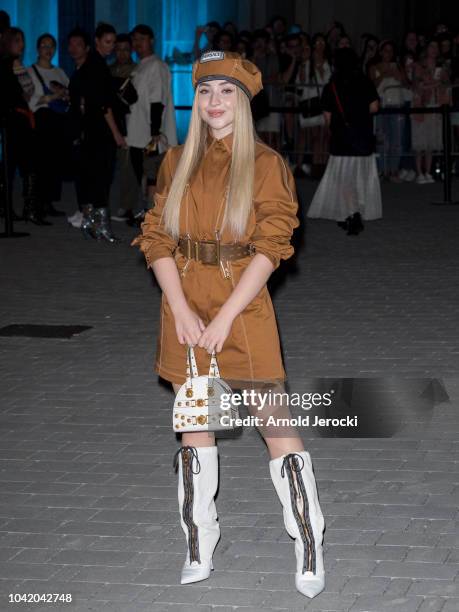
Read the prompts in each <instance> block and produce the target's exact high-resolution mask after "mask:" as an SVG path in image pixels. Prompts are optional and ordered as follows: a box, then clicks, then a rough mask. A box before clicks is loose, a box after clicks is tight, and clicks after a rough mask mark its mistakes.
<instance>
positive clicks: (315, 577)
mask: <svg viewBox="0 0 459 612" xmlns="http://www.w3.org/2000/svg"><path fill="white" fill-rule="evenodd" d="M295 586H296V588H297V589H298V591H299V592H300V593H302V595H306V597H310V598H311V599H312V598H313V597H315V596H316V595H318V594H319V593H321V592H322V591H323V590H324V588H325V574H324V573H322V574H313V573H312V572H306V573H304V574H295Z"/></svg>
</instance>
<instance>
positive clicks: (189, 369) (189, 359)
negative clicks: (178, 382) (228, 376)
mask: <svg viewBox="0 0 459 612" xmlns="http://www.w3.org/2000/svg"><path fill="white" fill-rule="evenodd" d="M198 376H199V374H198V366H197V365H196V358H195V356H194V350H193V347H192V346H188V349H187V355H186V386H187V388H191V386H192V380H193V378H197V377H198ZM209 378H220V370H219V368H218V363H217V355H216V354H215V351H212V356H211V358H210V366H209Z"/></svg>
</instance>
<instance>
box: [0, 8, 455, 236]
mask: <svg viewBox="0 0 459 612" xmlns="http://www.w3.org/2000/svg"><path fill="white" fill-rule="evenodd" d="M0 13H1V14H0V35H1V38H0V71H1V75H0V76H1V79H2V84H4V87H2V89H4V92H5V93H3V94H2V96H1V107H2V108H1V114H2V121H3V122H4V124H5V127H6V129H5V134H6V142H7V147H8V155H7V160H8V168H7V173H8V177H9V181H10V183H11V184H12V183H13V180H14V177H15V174H16V171H17V170H18V169H19V172H20V175H21V177H22V187H23V198H24V208H23V212H22V215H19V214H16V213H15V218H16V219H21V218H24V219H25V220H27V221H31V222H33V223H36V224H38V225H48V224H50V223H51V222H50V221H49V217H50V216H59V215H63V214H64V213H63V212H62V211H59V210H57V209H56V208H55V206H54V205H55V204H56V203H57V202H59V200H60V197H61V187H62V180H63V178H71V179H73V180H74V182H75V188H76V195H77V201H78V210H77V211H76V212H75V214H74V215H72V216H71V217H69V222H70V223H71V224H72V225H74V226H75V227H80V228H81V229H82V231H83V233H84V234H85V236H87V237H93V238H98V239H105V240H108V241H110V242H115V241H116V237H115V236H114V234H113V230H112V227H111V223H110V213H109V210H110V205H109V194H110V186H111V184H112V182H113V177H114V172H115V171H116V173H117V174H118V178H119V185H120V208H119V210H118V213H117V214H116V215H113V216H112V219H113V220H117V221H125V222H127V223H129V224H133V225H135V224H138V223H139V222H140V221H141V219H142V218H143V214H144V213H143V211H142V207H140V209H138V202H139V199H140V197H139V194H141V193H143V192H145V193H147V194H148V197H149V198H150V200H151V197H152V194H153V193H154V189H155V180H156V174H157V171H158V167H159V165H160V163H161V160H162V158H163V155H164V153H165V151H166V150H167V148H169V147H170V146H174V145H175V144H177V132H176V126H175V113H174V105H173V99H172V91H171V71H170V68H169V66H168V65H167V64H166V63H165V62H164V61H162V60H161V59H160V58H159V57H158V56H157V55H156V54H155V53H154V42H155V38H154V33H153V31H152V29H151V28H150V27H149V26H148V25H142V24H139V25H137V26H136V27H135V28H134V29H133V30H132V31H131V32H130V33H117V32H116V31H115V29H114V27H113V26H111V25H110V24H106V23H101V24H99V25H98V26H97V28H96V31H95V37H94V39H93V40H91V39H90V37H89V36H88V34H87V33H86V32H84V31H83V30H81V29H80V28H76V29H74V30H73V31H71V32H70V33H69V34H68V37H67V41H68V52H69V55H70V56H71V58H72V59H73V61H74V64H75V70H74V72H73V74H71V75H67V74H65V72H64V71H63V70H62V69H60V68H59V67H57V66H55V65H54V64H53V63H52V60H53V57H54V55H55V52H56V40H55V38H54V36H53V35H51V34H49V33H43V34H42V35H41V36H39V37H38V40H37V41H36V49H37V60H36V62H35V63H34V64H33V65H32V66H24V65H23V62H22V57H23V51H24V47H25V43H26V41H25V37H24V33H23V31H22V30H21V29H20V28H18V27H14V26H13V27H12V26H11V24H10V22H9V17H8V15H7V14H6V13H5V12H4V11H1V12H0ZM203 38H205V44H204V46H201V44H202V41H203ZM354 45H355V46H354ZM354 45H353V42H352V40H351V38H350V37H349V36H348V35H347V34H346V31H345V28H344V26H343V25H342V24H341V23H338V22H334V23H332V24H331V25H330V27H328V28H327V29H326V30H325V31H324V32H317V33H315V34H314V35H312V36H310V35H309V34H308V33H306V32H305V31H304V30H303V28H302V27H301V25H299V24H293V25H292V26H288V24H287V23H286V21H285V19H284V18H283V17H281V16H275V17H273V18H272V19H271V20H270V22H269V24H267V25H266V27H264V28H262V29H257V30H255V31H253V32H250V31H247V30H242V31H239V30H238V28H237V26H236V25H235V24H234V23H232V22H227V23H225V24H223V25H220V24H219V23H217V22H215V21H211V22H209V23H207V25H206V26H198V27H197V28H196V33H195V43H194V47H193V50H192V57H193V59H198V58H199V57H200V56H201V54H202V53H203V52H205V51H209V50H215V51H236V52H237V53H239V54H240V55H241V56H242V57H243V58H247V59H250V60H251V61H252V62H253V63H254V64H256V66H257V67H258V68H259V70H260V71H261V73H262V78H263V84H264V89H263V91H262V92H260V94H258V95H257V96H256V97H255V98H254V100H253V101H252V113H253V117H254V121H255V125H256V129H257V132H258V134H259V136H260V138H262V139H263V140H264V141H265V142H266V143H267V144H268V145H270V146H272V147H273V148H274V149H276V150H278V151H281V152H282V153H283V154H284V155H285V157H286V159H287V160H288V162H289V164H290V166H291V168H292V170H293V172H294V175H295V176H296V177H305V176H311V177H313V178H320V177H321V176H323V173H324V170H325V167H326V164H327V160H328V158H329V155H330V129H329V124H328V123H327V121H326V112H324V111H326V109H325V106H324V99H323V94H324V88H325V86H326V85H327V84H328V83H330V82H331V77H332V75H333V73H334V71H335V68H336V66H335V64H336V52H337V50H339V49H343V48H351V49H352V48H353V50H354V54H355V56H356V57H358V69H359V71H360V73H361V74H363V75H365V76H366V77H367V78H368V79H369V80H371V81H372V82H373V84H374V86H375V88H376V90H377V94H378V98H379V103H380V106H382V107H385V108H390V107H393V108H400V107H402V108H403V109H406V108H409V107H410V106H413V107H436V106H440V105H442V104H454V105H455V107H457V104H458V95H457V91H458V89H459V33H458V31H457V30H451V29H450V28H449V27H448V26H446V25H445V24H437V26H436V27H435V28H433V30H432V31H431V32H429V33H428V34H427V35H426V34H425V33H420V32H416V31H409V32H407V33H406V36H405V37H404V39H403V40H402V41H399V43H398V44H397V43H396V42H394V41H393V40H389V39H384V40H379V39H378V38H377V37H375V36H374V35H372V34H370V33H365V34H363V35H362V36H361V37H360V40H359V41H358V43H355V42H354ZM133 57H136V60H137V61H134V59H133ZM112 58H114V59H112ZM292 107H295V108H296V110H297V112H285V111H284V112H283V111H282V110H274V111H273V110H271V109H272V108H274V109H276V108H277V109H279V108H280V109H282V108H285V109H289V108H292ZM451 122H452V124H453V128H454V134H455V138H456V139H459V112H452V113H451ZM373 125H374V132H375V136H376V151H377V152H378V153H379V155H378V172H379V176H380V178H386V179H387V180H390V181H393V182H400V181H403V180H406V181H410V180H416V182H417V183H419V184H424V183H430V182H433V180H434V179H433V177H432V160H433V154H434V153H435V152H436V151H439V150H441V149H442V129H441V117H440V115H439V114H435V113H429V114H427V113H425V114H422V113H421V114H420V113H417V114H412V115H409V114H382V115H378V116H376V117H375V118H374V122H373ZM13 134H14V137H13ZM413 153H414V155H413ZM69 175H70V176H69Z"/></svg>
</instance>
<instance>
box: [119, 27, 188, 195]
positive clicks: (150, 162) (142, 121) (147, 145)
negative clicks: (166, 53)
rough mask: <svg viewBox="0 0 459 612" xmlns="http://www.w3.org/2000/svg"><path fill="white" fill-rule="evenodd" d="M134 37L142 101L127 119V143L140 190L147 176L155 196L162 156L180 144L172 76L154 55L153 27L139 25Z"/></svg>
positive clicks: (135, 79) (137, 83)
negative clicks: (178, 141) (178, 142)
mask: <svg viewBox="0 0 459 612" xmlns="http://www.w3.org/2000/svg"><path fill="white" fill-rule="evenodd" d="M131 35H132V46H133V49H134V51H135V52H136V53H137V55H138V57H139V60H140V61H139V64H138V66H137V67H136V69H135V70H134V71H133V73H132V83H133V85H134V87H135V89H136V91H137V96H138V99H137V102H136V103H135V104H133V105H132V106H131V107H130V113H129V115H128V116H127V138H126V141H127V144H128V145H129V150H130V154H131V162H132V165H133V168H134V172H135V174H136V177H137V181H138V183H139V186H140V185H141V183H142V178H143V175H144V172H145V174H146V175H147V184H148V186H149V187H150V189H149V196H152V195H153V194H152V193H151V192H152V191H153V192H154V186H155V184H156V174H157V170H158V168H159V164H160V162H161V160H162V156H163V155H162V154H163V153H165V152H166V150H167V149H168V148H169V147H172V146H175V145H176V144H177V129H176V123H175V113H174V102H173V99H172V91H171V74H170V70H169V67H168V66H167V64H166V63H165V62H163V61H162V60H161V59H160V58H159V57H158V56H157V55H155V53H154V51H153V49H154V40H155V39H154V34H153V30H152V29H151V28H150V26H148V25H143V24H140V25H137V26H136V27H135V28H134V29H133V31H132V33H131Z"/></svg>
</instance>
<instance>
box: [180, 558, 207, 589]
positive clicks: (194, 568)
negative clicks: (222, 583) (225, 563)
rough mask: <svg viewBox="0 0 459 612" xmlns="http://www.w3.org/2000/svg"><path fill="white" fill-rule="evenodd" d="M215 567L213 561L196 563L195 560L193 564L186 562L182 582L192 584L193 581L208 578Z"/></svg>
mask: <svg viewBox="0 0 459 612" xmlns="http://www.w3.org/2000/svg"><path fill="white" fill-rule="evenodd" d="M213 569H214V566H213V563H212V561H210V562H202V563H196V561H194V562H193V563H192V564H191V565H187V564H185V565H184V566H183V569H182V575H181V578H180V583H181V584H190V583H191V582H200V581H201V580H207V578H209V576H210V572H211V571H212V570H213Z"/></svg>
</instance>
